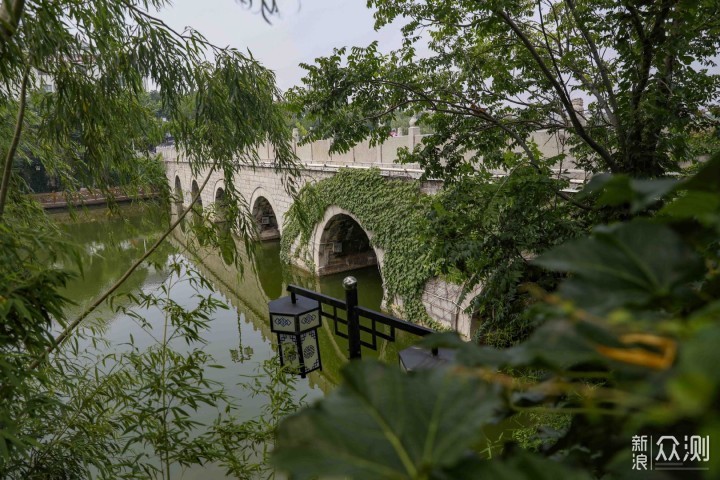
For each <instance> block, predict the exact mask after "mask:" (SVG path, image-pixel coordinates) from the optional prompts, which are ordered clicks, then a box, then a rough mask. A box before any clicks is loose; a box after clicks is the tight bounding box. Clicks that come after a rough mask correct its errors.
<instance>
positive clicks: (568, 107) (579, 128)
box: [495, 9, 617, 170]
mask: <svg viewBox="0 0 720 480" xmlns="http://www.w3.org/2000/svg"><path fill="white" fill-rule="evenodd" d="M495 12H496V13H497V14H498V15H499V16H500V17H501V18H502V19H503V21H505V23H506V24H507V25H508V26H509V27H510V29H512V31H513V32H514V33H515V35H517V36H518V38H519V39H520V41H521V42H522V43H523V45H524V46H525V48H527V49H528V51H529V52H530V54H531V55H532V57H533V58H534V59H535V62H536V63H537V65H538V67H540V70H541V71H542V73H543V75H545V78H546V79H547V80H548V81H549V82H550V84H551V85H552V87H553V88H554V89H555V91H556V92H557V94H558V96H559V97H560V101H561V102H562V104H563V107H564V108H565V111H566V112H567V114H568V116H569V118H570V122H571V123H572V125H573V127H575V131H576V132H577V134H578V136H579V137H580V138H582V139H583V140H584V141H585V143H587V144H588V146H589V147H590V148H592V149H593V150H594V151H595V152H596V153H597V154H598V155H600V157H602V159H603V160H604V161H605V164H606V165H607V166H608V167H610V169H611V170H616V169H617V163H616V162H615V160H614V159H613V158H612V155H610V152H608V151H607V150H606V149H605V147H603V146H602V145H600V144H599V143H597V142H596V141H595V140H594V139H593V138H592V137H590V135H588V133H587V131H586V130H585V127H583V125H582V123H580V119H579V118H578V116H577V112H575V109H574V108H573V106H572V102H571V101H570V98H569V97H567V96H566V95H565V94H564V92H563V88H562V86H561V85H560V84H559V83H558V80H557V79H556V78H555V77H554V76H553V74H552V72H551V71H550V69H549V68H548V66H547V65H546V64H545V62H544V61H543V59H542V57H540V54H539V53H538V51H537V49H535V46H534V45H533V44H532V42H530V39H528V37H527V35H525V33H524V32H523V31H522V29H520V27H519V26H518V25H517V24H516V23H515V22H514V21H513V19H512V18H510V16H509V15H508V14H507V12H505V11H504V10H499V9H498V10H495Z"/></svg>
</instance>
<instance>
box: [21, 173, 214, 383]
mask: <svg viewBox="0 0 720 480" xmlns="http://www.w3.org/2000/svg"><path fill="white" fill-rule="evenodd" d="M216 167H217V161H215V163H213V164H212V166H211V167H210V170H209V171H208V174H207V177H205V180H204V181H203V183H202V186H201V187H200V189H199V190H198V194H197V195H196V196H195V197H193V199H192V201H191V202H190V205H188V207H187V208H186V209H185V210H184V211H183V212H182V213H181V214H180V216H179V217H178V218H177V220H175V222H173V223H172V224H171V225H170V228H168V229H167V230H166V231H165V233H163V234H162V236H160V238H159V239H158V240H157V241H156V242H155V243H153V245H152V246H151V247H150V248H149V249H148V250H147V251H146V252H145V254H144V255H143V256H141V257H140V258H138V259H137V260H136V261H135V263H133V264H132V265H131V266H130V268H128V269H127V271H126V272H125V273H123V275H122V276H121V277H120V278H119V279H118V280H117V281H116V282H115V283H114V284H113V285H112V286H111V287H110V288H108V289H107V290H106V291H105V293H103V294H102V295H100V296H99V297H98V298H97V299H95V301H94V302H93V303H92V304H91V305H90V306H88V307H87V308H86V309H85V311H84V312H83V313H81V314H80V316H78V317H77V318H76V319H75V320H73V321H72V322H71V323H69V324H68V326H67V327H65V329H63V331H62V332H60V334H59V335H58V336H57V337H55V339H54V341H53V343H52V344H51V345H49V346H48V347H47V348H46V349H45V354H44V357H47V356H48V355H49V354H50V353H52V352H53V351H55V350H56V349H57V348H58V347H59V346H60V345H61V344H62V343H63V342H64V341H65V340H67V339H68V337H69V336H70V334H71V333H73V332H74V331H75V330H76V329H77V327H78V325H80V323H82V321H83V320H85V319H86V318H87V317H88V315H90V314H91V313H92V312H93V311H95V309H96V308H97V307H99V306H100V305H102V304H103V303H104V302H105V300H107V299H108V298H109V297H110V295H112V294H113V293H114V292H115V291H117V289H118V288H120V286H122V284H123V283H124V282H125V281H126V280H127V279H128V278H130V275H132V274H133V272H134V271H135V270H137V268H138V267H139V266H140V265H142V263H143V262H145V260H147V259H148V257H149V256H150V255H152V254H153V252H155V250H157V248H158V247H159V246H160V245H161V244H162V243H163V242H164V241H165V239H166V238H167V237H168V235H170V233H172V231H173V230H175V228H176V227H177V226H178V225H180V222H182V221H183V220H184V219H185V217H186V216H187V214H188V213H189V212H190V211H191V210H192V209H193V207H194V206H195V204H196V203H197V201H198V199H199V198H200V194H201V193H202V192H203V190H204V189H205V186H206V185H207V184H208V181H210V177H211V175H212V173H213V172H214V171H215V168H216ZM41 362H42V358H37V359H35V360H33V361H32V363H31V364H30V366H29V369H30V370H35V369H36V368H37V367H38V366H39V365H40V363H41Z"/></svg>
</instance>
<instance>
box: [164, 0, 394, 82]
mask: <svg viewBox="0 0 720 480" xmlns="http://www.w3.org/2000/svg"><path fill="white" fill-rule="evenodd" d="M255 3H256V4H258V3H259V2H258V1H256V2H255ZM278 6H279V8H280V13H279V14H278V15H276V16H274V17H272V18H271V21H272V24H271V25H268V24H267V23H265V21H264V20H263V19H262V17H261V16H260V14H259V8H258V5H254V6H253V8H252V9H250V10H249V9H248V8H247V7H246V6H243V5H242V4H240V3H239V2H236V1H235V0H204V1H197V0H174V1H173V5H172V6H170V7H167V8H165V9H163V10H162V11H160V12H159V13H158V14H157V15H158V17H160V18H161V19H163V20H164V21H165V22H166V23H167V24H168V25H170V26H171V27H173V28H175V29H178V30H182V29H184V27H186V26H192V27H193V28H194V29H195V30H197V31H199V32H200V33H202V34H203V35H205V37H206V38H207V39H208V40H209V41H211V42H212V43H215V44H216V45H218V46H231V47H236V48H238V49H240V50H247V49H249V50H250V51H251V52H252V54H253V55H254V56H255V58H257V59H259V60H260V61H261V62H262V63H263V65H264V66H265V67H267V68H269V69H271V70H273V71H274V72H275V74H276V76H277V84H278V87H280V89H282V90H283V91H284V90H287V89H288V88H289V87H291V86H293V85H299V84H300V79H301V78H302V77H303V72H304V70H303V69H302V68H300V67H299V64H300V63H301V62H305V63H314V62H313V60H314V59H315V58H317V57H320V56H327V55H330V54H332V51H333V48H335V47H342V46H348V47H351V46H366V45H368V44H369V43H370V42H372V41H374V40H377V41H378V42H379V45H380V49H381V51H390V50H392V49H395V48H399V47H400V44H401V39H402V36H401V33H400V29H399V24H397V23H394V24H391V25H389V26H386V27H384V28H383V29H381V30H380V31H379V32H375V30H374V21H373V17H372V14H373V12H372V11H371V10H369V9H368V8H367V7H366V4H365V0H278Z"/></svg>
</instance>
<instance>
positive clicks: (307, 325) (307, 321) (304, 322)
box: [300, 310, 320, 332]
mask: <svg viewBox="0 0 720 480" xmlns="http://www.w3.org/2000/svg"><path fill="white" fill-rule="evenodd" d="M319 326H320V311H319V310H313V311H312V312H308V313H306V314H305V315H302V316H301V317H300V331H301V332H306V331H308V330H312V329H315V328H318V327H319Z"/></svg>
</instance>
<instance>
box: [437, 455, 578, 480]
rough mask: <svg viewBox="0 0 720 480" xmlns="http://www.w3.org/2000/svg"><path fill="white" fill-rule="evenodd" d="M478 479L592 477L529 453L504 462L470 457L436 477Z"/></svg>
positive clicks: (442, 479)
mask: <svg viewBox="0 0 720 480" xmlns="http://www.w3.org/2000/svg"><path fill="white" fill-rule="evenodd" d="M459 478H473V479H475V478H477V479H487V480H560V479H563V480H589V479H590V478H592V477H590V475H589V474H587V473H585V472H582V471H580V470H573V469H571V468H570V467H568V466H565V465H562V464H561V463H559V462H556V461H552V460H548V459H546V458H543V457H541V456H539V455H535V454H532V453H529V452H524V451H518V452H516V454H515V455H513V456H511V457H509V458H505V459H492V460H481V459H479V458H477V457H471V458H468V459H466V460H465V461H463V462H460V463H458V464H457V465H456V466H455V467H454V468H452V469H449V470H447V471H445V472H442V473H441V474H439V475H435V476H434V477H433V479H437V480H455V479H459Z"/></svg>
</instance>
